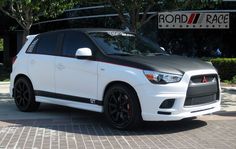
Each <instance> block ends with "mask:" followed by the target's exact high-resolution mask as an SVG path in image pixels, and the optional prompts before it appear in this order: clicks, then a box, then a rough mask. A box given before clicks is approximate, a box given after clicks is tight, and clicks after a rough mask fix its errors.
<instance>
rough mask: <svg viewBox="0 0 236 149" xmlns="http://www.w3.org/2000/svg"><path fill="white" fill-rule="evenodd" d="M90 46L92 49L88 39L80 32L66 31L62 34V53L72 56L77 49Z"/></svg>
mask: <svg viewBox="0 0 236 149" xmlns="http://www.w3.org/2000/svg"><path fill="white" fill-rule="evenodd" d="M79 48H90V49H91V50H93V49H94V48H93V45H92V42H91V41H90V39H89V38H88V37H87V36H86V35H85V34H84V33H81V32H67V33H66V34H65V36H64V43H63V46H62V55H63V56H69V57H74V56H75V53H76V51H77V49H79Z"/></svg>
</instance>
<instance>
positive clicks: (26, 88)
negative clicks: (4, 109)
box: [14, 77, 40, 112]
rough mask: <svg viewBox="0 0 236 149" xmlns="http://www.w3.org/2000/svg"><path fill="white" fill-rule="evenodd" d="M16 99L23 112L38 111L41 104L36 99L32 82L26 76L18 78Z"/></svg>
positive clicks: (15, 90)
mask: <svg viewBox="0 0 236 149" xmlns="http://www.w3.org/2000/svg"><path fill="white" fill-rule="evenodd" d="M14 99H15V104H16V106H17V108H18V109H19V110H20V111H22V112H31V111H36V110H38V108H39V105H40V103H39V102H36V101H35V95H34V90H33V87H32V85H31V82H30V81H29V80H28V79H26V78H24V77H21V78H19V79H17V80H16V82H15V84H14Z"/></svg>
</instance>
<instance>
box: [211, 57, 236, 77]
mask: <svg viewBox="0 0 236 149" xmlns="http://www.w3.org/2000/svg"><path fill="white" fill-rule="evenodd" d="M211 62H212V64H213V65H214V66H215V68H216V69H217V71H218V73H219V75H220V78H221V80H233V78H234V80H235V81H236V58H215V59H211Z"/></svg>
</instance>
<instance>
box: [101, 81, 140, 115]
mask: <svg viewBox="0 0 236 149" xmlns="http://www.w3.org/2000/svg"><path fill="white" fill-rule="evenodd" d="M117 84H122V85H125V86H127V87H129V88H130V89H131V90H133V91H134V93H135V94H136V96H137V98H138V103H139V108H140V110H141V113H142V108H141V105H140V100H139V96H138V94H137V91H136V90H135V88H134V87H133V86H132V85H130V84H129V83H127V82H124V81H112V82H110V83H108V84H107V85H106V87H105V89H104V91H103V95H102V99H104V97H105V95H106V92H107V90H108V89H109V88H110V87H112V86H114V85H117ZM103 106H104V105H103Z"/></svg>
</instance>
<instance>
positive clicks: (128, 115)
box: [104, 84, 142, 130]
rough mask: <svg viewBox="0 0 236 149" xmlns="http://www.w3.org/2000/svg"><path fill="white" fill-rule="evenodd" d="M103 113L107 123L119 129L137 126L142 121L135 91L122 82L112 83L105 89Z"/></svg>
mask: <svg viewBox="0 0 236 149" xmlns="http://www.w3.org/2000/svg"><path fill="white" fill-rule="evenodd" d="M104 113H105V116H106V118H107V121H108V122H109V124H110V125H111V126H112V127H114V128H117V129H120V130H128V129H134V128H137V127H138V126H139V124H140V123H141V121H142V118H141V109H140V106H139V99H138V97H137V95H136V93H135V91H134V90H133V89H132V88H130V87H128V86H126V85H123V84H118V85H114V86H112V87H110V88H109V89H108V90H107V91H106V93H105V96H104Z"/></svg>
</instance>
